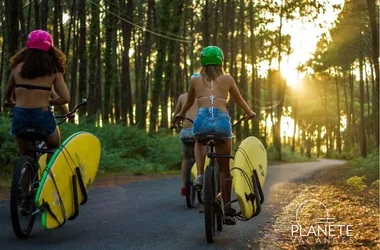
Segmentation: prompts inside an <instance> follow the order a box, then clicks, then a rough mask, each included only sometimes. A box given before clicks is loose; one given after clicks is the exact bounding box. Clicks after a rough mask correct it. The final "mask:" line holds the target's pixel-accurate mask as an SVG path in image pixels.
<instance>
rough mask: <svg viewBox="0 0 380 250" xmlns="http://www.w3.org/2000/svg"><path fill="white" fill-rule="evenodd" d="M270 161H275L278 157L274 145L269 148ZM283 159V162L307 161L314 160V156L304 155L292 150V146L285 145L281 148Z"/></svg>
mask: <svg viewBox="0 0 380 250" xmlns="http://www.w3.org/2000/svg"><path fill="white" fill-rule="evenodd" d="M267 155H268V161H274V160H275V159H276V157H275V156H276V155H275V149H274V146H273V145H270V146H269V148H267ZM281 159H282V161H283V162H306V161H313V160H315V159H314V158H309V157H307V156H305V155H302V154H300V153H298V152H294V153H293V152H292V150H291V148H290V147H288V146H283V147H282V150H281Z"/></svg>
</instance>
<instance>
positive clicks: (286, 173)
mask: <svg viewBox="0 0 380 250" xmlns="http://www.w3.org/2000/svg"><path fill="white" fill-rule="evenodd" d="M343 163H344V161H338V160H321V161H320V162H311V163H297V164H281V165H272V166H269V168H268V177H267V180H266V183H265V187H264V193H265V195H266V197H265V198H266V201H265V203H264V206H263V211H262V213H261V214H260V215H259V216H258V217H255V218H253V219H252V220H250V221H248V222H237V225H236V226H224V228H223V231H222V232H221V233H217V236H216V241H215V243H213V244H208V243H207V242H206V239H205V233H204V220H203V214H202V213H199V211H200V210H201V209H202V207H201V206H200V205H197V206H196V207H195V208H194V209H188V208H187V207H186V204H185V199H184V197H181V196H180V195H179V189H180V178H179V177H171V178H165V179H158V180H150V181H142V182H134V183H130V184H126V185H122V186H116V187H109V188H98V189H92V190H91V191H90V193H89V201H88V202H87V204H85V205H84V206H81V207H80V209H81V210H80V215H79V217H78V218H77V219H75V220H74V221H69V222H67V223H66V224H65V225H64V226H63V227H62V228H59V229H55V230H52V231H44V229H43V228H42V226H41V223H40V218H37V220H36V222H35V226H34V229H33V232H32V235H31V237H30V238H29V239H27V240H19V239H18V238H17V237H16V236H15V235H14V233H13V230H12V226H11V222H10V215H9V202H8V201H0V249H3V250H5V249H12V250H15V249H30V250H33V249H36V250H37V249H38V250H42V249H49V250H53V249H72V250H74V249H75V250H76V249H90V250H96V249H165V250H170V249H192V250H194V249H247V248H254V249H260V248H261V249H263V248H265V246H263V245H261V246H258V245H257V244H256V243H255V239H257V238H258V237H260V228H262V227H263V225H265V223H270V222H271V218H272V217H271V214H270V213H269V212H266V209H265V208H266V207H267V206H269V205H270V204H271V200H272V199H271V197H273V196H274V194H273V193H271V192H270V191H271V186H272V185H273V184H275V183H279V182H286V181H292V182H293V181H299V180H307V179H308V178H310V176H312V175H313V174H315V173H316V172H317V171H319V170H321V169H323V168H326V167H328V166H332V165H340V164H343ZM284 206H285V204H284Z"/></svg>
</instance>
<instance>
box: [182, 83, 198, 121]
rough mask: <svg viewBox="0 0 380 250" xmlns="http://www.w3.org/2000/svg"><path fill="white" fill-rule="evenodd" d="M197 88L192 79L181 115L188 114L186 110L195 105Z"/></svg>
mask: <svg viewBox="0 0 380 250" xmlns="http://www.w3.org/2000/svg"><path fill="white" fill-rule="evenodd" d="M195 97H196V96H195V89H194V86H193V79H191V80H190V87H189V90H188V94H187V100H186V103H185V105H183V107H182V110H181V112H180V113H179V115H180V116H186V112H187V111H188V110H189V109H190V108H191V106H193V104H194V101H195Z"/></svg>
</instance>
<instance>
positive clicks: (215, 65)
mask: <svg viewBox="0 0 380 250" xmlns="http://www.w3.org/2000/svg"><path fill="white" fill-rule="evenodd" d="M222 63H223V52H222V51H221V49H219V48H218V47H216V46H208V47H206V48H204V49H203V50H202V52H201V64H202V69H201V76H199V77H194V78H193V79H191V81H190V87H189V91H188V97H187V102H186V104H185V105H184V107H183V108H182V110H181V112H180V114H179V118H180V117H183V116H184V115H185V114H186V111H187V110H188V109H189V108H190V107H191V105H192V104H193V103H194V101H197V102H198V106H199V111H198V114H197V116H196V118H195V121H194V124H193V134H194V135H195V137H197V135H202V134H206V135H209V134H218V135H222V136H224V138H225V139H226V142H225V143H224V144H222V145H219V146H217V147H216V153H217V154H230V153H231V138H232V129H231V122H230V117H229V115H228V111H227V108H226V106H227V100H228V97H229V96H230V97H231V99H232V100H233V101H234V102H235V103H236V104H237V105H238V106H239V107H240V108H241V109H243V110H244V111H245V113H246V116H247V117H253V116H254V115H255V113H254V112H253V111H252V110H251V109H250V108H249V107H248V105H247V103H246V101H245V100H244V99H243V97H242V96H241V95H240V92H239V89H238V88H237V86H236V83H235V80H234V79H233V78H232V77H231V76H230V75H227V74H225V73H224V71H223V67H222ZM199 155H200V154H199V152H197V151H195V160H196V162H197V166H198V173H199V172H200V173H203V169H204V162H205V159H204V157H203V158H202V157H199ZM217 163H218V166H219V176H220V180H221V182H220V186H221V190H222V196H223V201H224V204H228V203H229V201H230V200H231V182H229V183H228V184H227V183H226V182H225V180H226V179H227V178H229V177H230V174H229V169H230V160H229V159H217ZM195 183H197V184H198V185H199V184H200V185H201V184H202V183H203V175H199V176H198V177H197V178H196V180H195ZM224 220H225V222H226V223H227V224H234V223H235V222H234V217H233V210H232V209H231V206H230V205H227V206H226V207H225V217H224Z"/></svg>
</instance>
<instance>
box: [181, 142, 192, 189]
mask: <svg viewBox="0 0 380 250" xmlns="http://www.w3.org/2000/svg"><path fill="white" fill-rule="evenodd" d="M192 151H193V148H192V146H189V145H186V144H183V161H182V168H181V170H182V171H181V176H182V187H185V185H186V173H187V167H188V165H189V158H190V156H191V152H192Z"/></svg>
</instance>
